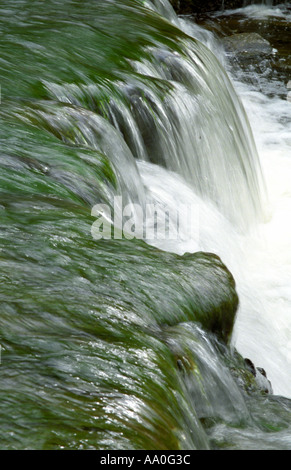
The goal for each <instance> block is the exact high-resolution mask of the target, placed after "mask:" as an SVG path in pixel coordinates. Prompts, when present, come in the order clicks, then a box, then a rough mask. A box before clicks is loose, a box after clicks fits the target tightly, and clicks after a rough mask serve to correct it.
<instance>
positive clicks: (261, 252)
mask: <svg viewBox="0 0 291 470" xmlns="http://www.w3.org/2000/svg"><path fill="white" fill-rule="evenodd" d="M251 8H252V9H251ZM254 8H255V7H254V6H252V7H249V10H248V11H252V12H253V11H254ZM263 8H265V9H266V7H263ZM261 9H262V7H261ZM256 11H258V9H256ZM265 13H266V12H265ZM181 26H182V27H184V29H185V30H187V32H188V33H189V22H187V23H185V24H184V25H183V21H182V20H180V27H181ZM192 32H194V35H196V37H197V35H199V34H200V39H203V38H202V37H201V36H203V33H201V31H199V29H197V28H196V29H195V28H194V27H193V30H192ZM205 38H206V40H207V41H208V42H209V40H210V37H209V34H208V33H207V34H206V35H205ZM220 53H221V52H220V50H219V49H217V55H220ZM259 80H260V77H254V82H256V81H257V82H259ZM235 88H236V91H237V93H238V95H239V97H240V98H241V100H242V102H243V104H244V107H245V109H246V111H247V115H248V118H249V120H250V123H251V127H252V130H253V134H254V137H255V141H256V145H257V149H258V152H259V158H260V163H261V167H262V170H263V174H264V177H265V182H266V190H267V200H266V201H265V203H264V208H263V211H264V218H263V221H262V222H260V223H259V224H258V225H257V226H255V227H254V228H252V229H251V230H249V231H248V232H246V233H244V234H242V233H239V232H238V231H236V229H235V227H234V226H232V225H231V224H230V223H229V222H228V221H227V220H226V219H225V218H224V217H223V216H222V215H221V214H220V213H219V211H218V210H217V209H216V208H215V207H214V206H212V205H211V204H210V203H206V202H205V201H202V200H201V199H200V198H199V197H198V196H197V195H196V194H195V193H194V191H193V190H192V189H191V188H190V187H189V185H188V184H186V182H185V181H184V180H183V178H182V177H181V176H178V175H177V174H176V173H173V172H170V171H168V170H166V169H163V168H161V167H159V166H156V165H152V164H150V163H147V162H141V163H140V164H139V169H140V171H141V175H142V179H143V181H144V183H145V185H146V186H147V187H148V188H149V189H150V194H151V197H154V199H155V200H156V201H159V202H160V203H161V204H162V205H163V204H164V205H167V207H173V208H174V207H175V206H176V205H177V202H181V203H184V204H185V203H186V204H187V203H188V204H191V203H192V204H194V205H195V206H196V207H197V206H199V235H198V237H197V238H196V239H190V240H189V239H188V240H187V241H185V240H180V241H177V242H173V241H169V242H167V241H161V242H156V243H155V244H156V245H158V246H159V247H160V248H162V249H164V250H168V251H173V252H176V253H180V254H182V253H184V252H186V251H197V250H203V251H210V252H214V253H216V254H218V255H219V256H220V257H221V259H222V260H223V262H225V264H226V265H227V266H228V268H229V269H230V271H231V272H232V273H233V275H234V277H235V280H236V283H237V290H238V294H239V298H240V307H239V311H238V314H237V320H236V324H235V330H234V334H233V345H234V346H235V347H236V348H237V349H238V351H239V352H240V353H241V354H242V355H243V356H244V357H248V358H250V359H251V360H252V361H253V362H254V363H255V365H256V366H257V367H263V368H264V369H265V370H266V372H267V375H268V378H269V379H270V380H271V382H272V386H273V390H274V393H275V394H279V395H283V396H286V397H289V398H291V187H290V181H291V151H290V149H291V103H290V102H288V101H287V93H288V90H287V88H286V98H284V99H282V98H279V97H276V96H275V97H273V98H269V97H267V96H265V95H264V94H263V93H262V92H260V91H258V90H256V89H255V88H254V87H251V86H247V85H245V84H242V83H240V82H235ZM222 191H223V188H222ZM245 209H246V211H247V210H248V208H247V207H246V208H245ZM184 236H185V237H186V238H187V234H186V233H185V234H184Z"/></svg>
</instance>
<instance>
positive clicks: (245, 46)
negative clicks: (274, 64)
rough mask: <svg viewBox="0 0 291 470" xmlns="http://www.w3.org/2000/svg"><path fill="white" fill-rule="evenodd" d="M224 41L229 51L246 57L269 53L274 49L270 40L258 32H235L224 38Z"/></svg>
mask: <svg viewBox="0 0 291 470" xmlns="http://www.w3.org/2000/svg"><path fill="white" fill-rule="evenodd" d="M222 43H223V45H224V47H225V49H226V50H227V51H228V52H235V53H236V54H240V55H243V56H245V57H254V56H256V57H258V55H269V54H272V51H273V49H272V46H271V44H270V43H269V41H267V40H266V39H264V38H263V37H262V36H260V35H259V34H257V33H240V34H233V35H232V36H228V37H226V38H223V39H222Z"/></svg>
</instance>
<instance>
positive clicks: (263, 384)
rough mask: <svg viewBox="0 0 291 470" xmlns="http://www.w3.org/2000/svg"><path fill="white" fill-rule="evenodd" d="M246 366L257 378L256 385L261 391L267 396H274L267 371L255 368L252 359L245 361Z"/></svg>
mask: <svg viewBox="0 0 291 470" xmlns="http://www.w3.org/2000/svg"><path fill="white" fill-rule="evenodd" d="M245 365H246V368H247V370H248V371H249V372H251V373H252V375H253V376H254V377H255V380H256V384H257V386H258V387H259V389H260V390H261V391H262V392H263V393H266V394H271V395H272V394H273V388H272V384H271V382H270V381H269V380H268V377H267V374H266V371H265V369H263V368H262V367H255V365H254V363H253V362H252V361H251V360H250V359H247V358H246V359H245Z"/></svg>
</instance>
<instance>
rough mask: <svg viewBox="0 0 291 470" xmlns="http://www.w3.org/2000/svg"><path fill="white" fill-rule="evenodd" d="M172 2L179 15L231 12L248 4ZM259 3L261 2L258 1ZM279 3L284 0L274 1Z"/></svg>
mask: <svg viewBox="0 0 291 470" xmlns="http://www.w3.org/2000/svg"><path fill="white" fill-rule="evenodd" d="M170 2H171V3H172V5H173V7H174V9H175V10H176V11H177V13H181V14H191V13H193V14H195V13H205V12H210V11H217V10H222V9H225V10H229V9H234V8H241V7H242V6H244V5H245V4H246V2H245V1H244V0H204V1H201V0H170ZM249 3H251V1H250V2H249ZM253 3H254V2H253ZM258 3H260V2H259V1H258ZM279 3H282V0H274V5H276V4H279Z"/></svg>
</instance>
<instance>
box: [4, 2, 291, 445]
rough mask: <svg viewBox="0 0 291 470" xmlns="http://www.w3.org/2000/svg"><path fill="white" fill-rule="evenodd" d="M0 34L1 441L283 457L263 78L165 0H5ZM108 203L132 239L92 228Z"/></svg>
mask: <svg viewBox="0 0 291 470" xmlns="http://www.w3.org/2000/svg"><path fill="white" fill-rule="evenodd" d="M264 8H265V7H264ZM245 10H246V9H244V10H243V11H244V12H245ZM248 11H249V10H248ZM280 11H281V13H282V15H283V16H282V18H283V21H288V12H287V13H286V11H285V10H284V9H283V8H282V9H281V10H280ZM246 14H248V13H246ZM277 16H278V15H277ZM0 32H1V36H2V40H1V46H0V47H1V49H0V51H1V53H0V84H1V91H2V99H1V107H0V119H1V128H0V129H1V130H0V139H1V162H0V165H1V173H0V180H1V184H0V189H1V201H0V210H1V228H0V233H1V248H0V260H1V271H0V276H1V282H0V300H1V315H0V322H1V330H0V331H1V336H0V345H1V366H0V377H1V401H0V409H1V431H0V442H1V448H3V449H11V448H12V449H27V448H33V449H56V448H57V449H61V448H65V449H81V448H83V449H216V448H227V449H256V448H257V449H291V439H290V422H291V421H290V418H291V405H290V401H289V400H288V398H290V397H291V382H290V377H291V374H290V359H291V358H290V351H291V343H290V341H291V323H290V306H291V298H290V285H289V284H288V283H289V279H290V274H291V272H290V271H291V259H290V240H291V237H290V235H291V234H290V225H288V223H289V222H288V214H290V188H289V186H288V185H289V181H290V171H291V169H290V133H289V132H290V119H289V117H290V109H289V106H290V104H289V103H288V101H287V100H286V97H284V98H283V97H282V96H281V94H280V93H276V90H277V89H278V87H279V88H280V80H279V81H278V83H279V85H278V84H277V85H276V84H275V85H274V88H275V92H272V94H271V96H269V95H268V94H267V93H264V90H263V89H258V88H256V86H255V79H256V75H255V72H254V75H253V77H252V78H253V82H252V84H250V83H247V84H246V83H243V77H240V76H239V74H237V75H236V77H232V78H231V79H230V78H229V74H231V73H232V72H231V71H229V74H228V73H227V72H226V71H225V67H227V68H228V63H227V59H226V57H225V55H224V52H223V50H222V48H221V46H219V44H218V43H217V42H216V40H215V38H214V36H213V35H212V34H211V33H210V32H209V31H207V30H205V29H203V28H201V27H199V26H197V25H195V24H194V23H192V22H191V21H189V20H188V19H180V18H178V17H177V16H176V15H175V13H174V11H173V10H172V8H171V6H170V4H169V3H168V1H167V0H161V1H158V0H155V1H145V2H144V1H139V0H128V1H127V0H123V1H119V0H110V1H109V0H108V1H105V2H104V1H102V2H99V1H96V2H91V1H90V2H89V1H84V2H74V1H62V2H61V1H58V0H50V1H48V2H45V3H44V2H42V1H34V2H31V1H25V0H18V1H15V2H13V3H12V4H11V2H2V5H1V18H0ZM265 88H268V87H267V85H266V87H265ZM286 96H287V92H286ZM241 100H242V102H243V105H242V103H241ZM245 109H246V110H247V113H246V112H245ZM258 116H259V118H258ZM249 120H250V122H251V126H250V124H249ZM252 129H253V131H254V136H255V138H254V137H253V132H252ZM288 151H289V155H288ZM117 198H118V199H117ZM120 198H122V202H123V204H124V205H127V207H129V208H130V209H131V211H132V214H131V215H132V216H133V219H132V220H133V222H132V224H131V226H130V225H128V227H129V232H134V231H135V234H137V233H138V235H139V237H138V239H135V238H133V233H131V236H129V235H130V233H128V232H127V233H125V234H124V236H123V237H122V236H121V235H120V232H118V230H117V231H115V232H114V233H115V234H116V233H117V235H118V237H117V238H116V239H101V240H96V237H94V231H92V227H94V225H93V224H94V221H96V217H97V216H98V215H99V210H97V209H96V207H109V208H110V209H112V211H113V212H114V209H115V210H116V209H120V207H118V206H117V205H116V200H118V201H120ZM97 204H99V205H100V206H96V205H97ZM101 204H102V206H101ZM149 204H150V205H151V206H154V207H155V208H158V209H160V210H161V211H162V210H163V209H165V208H167V211H168V214H169V221H168V222H169V224H171V223H172V222H173V220H172V218H175V217H174V214H176V211H177V206H179V207H181V208H182V209H181V211H180V213H179V214H180V220H179V233H178V237H176V238H175V239H165V238H164V237H162V233H160V232H159V228H160V225H159V224H158V223H157V220H156V219H155V221H154V222H153V221H152V220H150V221H148V220H147V221H146V225H147V224H148V225H150V226H151V225H152V226H151V228H152V229H155V230H154V232H155V234H156V237H155V238H154V237H151V236H149V232H146V233H145V231H144V228H145V227H144V220H142V221H141V219H140V210H145V208H146V207H148V205H149ZM189 207H190V208H191V211H192V212H190V213H189V210H188V209H189ZM94 208H95V209H94ZM111 215H112V213H111ZM128 215H129V214H128ZM190 216H192V218H193V216H195V217H194V221H195V224H194V225H195V227H194V230H192V231H190V232H189V224H188V218H189V217H190ZM109 218H110V217H109ZM155 222H156V223H155ZM141 235H143V238H145V240H141V239H140V238H142V236H141ZM159 235H160V236H159ZM218 256H219V257H220V258H221V260H222V261H221V260H220V259H219V258H218ZM224 263H225V264H224ZM238 302H239V308H238V310H237V307H238ZM235 315H236V318H235ZM234 318H235V325H234V331H233V333H232V327H233V321H234ZM231 333H232V336H231V338H230V335H231ZM243 357H248V358H250V359H251V360H252V361H253V362H254V363H255V366H257V367H264V368H265V370H266V372H267V376H268V379H271V384H272V386H270V383H269V382H268V379H267V378H266V377H265V373H264V372H263V371H262V370H261V369H257V370H256V378H255V377H254V369H253V366H251V365H250V363H248V362H245V361H244V359H243ZM272 389H273V391H274V395H272V394H271V391H272Z"/></svg>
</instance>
